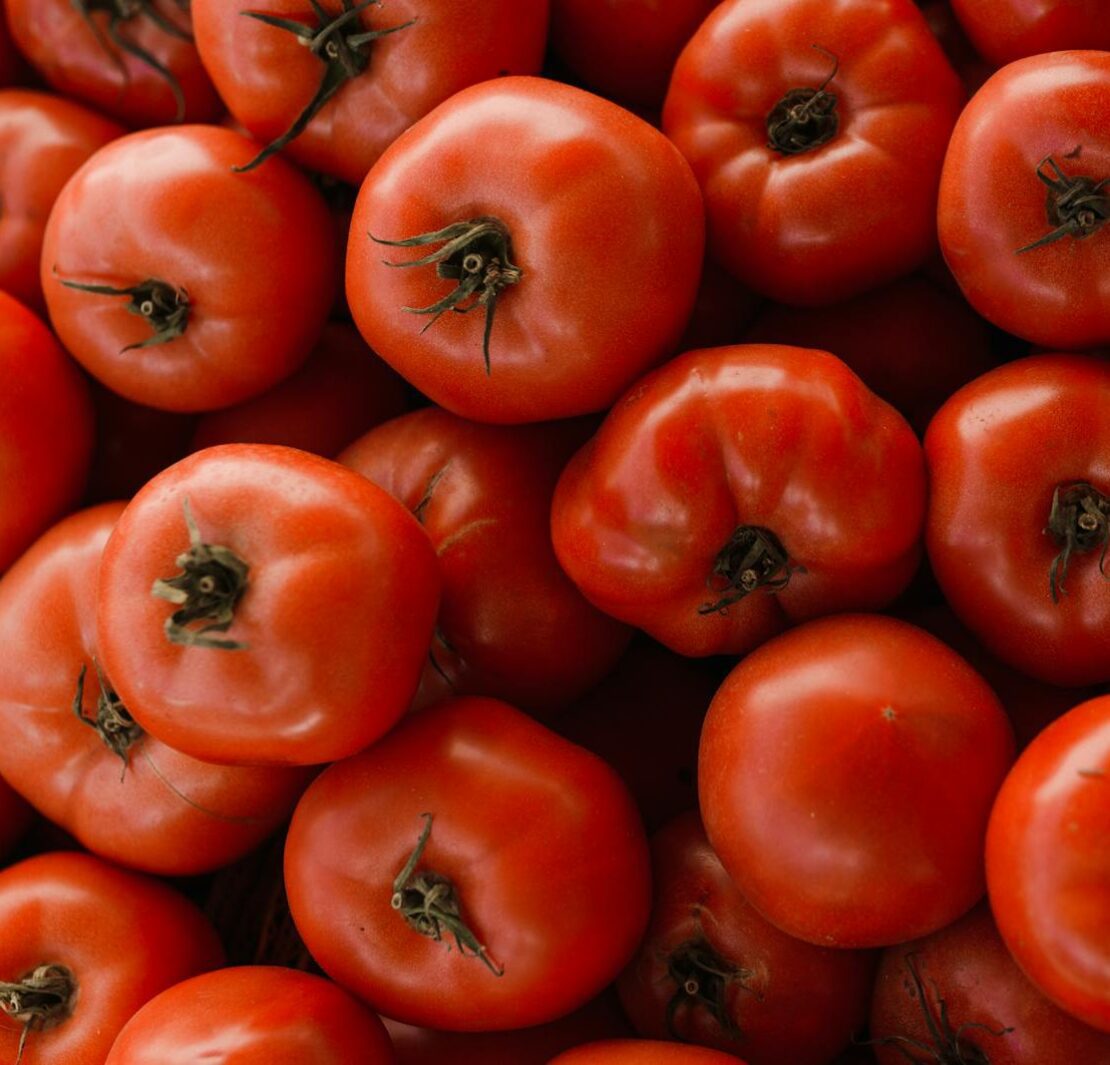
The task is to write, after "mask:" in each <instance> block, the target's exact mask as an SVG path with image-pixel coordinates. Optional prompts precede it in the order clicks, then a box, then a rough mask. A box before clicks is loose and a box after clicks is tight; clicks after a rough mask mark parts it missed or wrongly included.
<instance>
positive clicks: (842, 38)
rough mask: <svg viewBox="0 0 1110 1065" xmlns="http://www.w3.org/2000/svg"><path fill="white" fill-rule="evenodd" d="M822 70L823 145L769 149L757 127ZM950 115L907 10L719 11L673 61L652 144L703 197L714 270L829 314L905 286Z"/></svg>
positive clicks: (926, 237)
mask: <svg viewBox="0 0 1110 1065" xmlns="http://www.w3.org/2000/svg"><path fill="white" fill-rule="evenodd" d="M815 45H818V46H819V48H815V47H814V46H815ZM830 57H835V58H830ZM834 63H837V64H838V66H837V70H836V74H835V76H834V77H833V79H832V81H831V83H830V85H829V91H831V92H832V93H834V94H835V96H836V108H835V113H836V114H837V115H838V116H839V121H838V127H837V130H836V132H835V134H834V135H833V137H832V139H831V140H828V141H826V142H825V143H823V144H820V145H818V146H816V147H813V148H811V149H810V150H808V151H802V152H799V153H797V154H790V155H786V154H782V153H780V152H779V151H776V150H775V149H773V148H771V147H770V146H769V144H770V141H769V135H768V116H769V115H770V114H771V112H772V111H773V110H774V109H775V108H776V106H777V105H778V104H779V103H780V101H781V100H783V98H784V97H785V96H786V94H787V93H789V92H790V91H791V90H794V89H805V88H809V89H817V88H818V87H819V86H821V85H822V83H824V82H825V80H826V79H827V78H828V77H829V74H830V73H831V72H832V69H833V65H834ZM737 70H743V71H744V74H745V76H744V77H743V78H738V77H737V76H736V71H737ZM962 102H963V90H962V86H961V85H960V82H959V79H958V78H957V77H956V74H955V72H954V71H953V70H952V68H951V67H950V66H949V64H948V61H947V60H946V59H945V57H944V54H943V52H942V51H941V49H940V46H939V45H938V44H937V42H936V40H935V39H934V38H933V36H932V34H931V33H930V32H929V28H928V26H927V25H926V24H925V21H924V19H923V18H922V16H921V13H920V12H919V11H918V10H917V8H916V7H914V5H913V3H911V0H845V2H842V3H838V4H829V3H827V2H826V0H754V2H753V0H728V2H726V3H723V4H721V5H719V6H718V7H717V8H716V9H715V10H714V11H713V13H712V14H711V15H710V16H709V18H707V19H706V20H705V22H703V23H702V25H701V27H700V28H699V29H698V31H697V33H695V34H694V36H693V38H692V39H691V40H690V42H689V44H687V46H686V48H685V49H684V50H683V52H682V54H681V56H680V57H679V59H678V63H677V65H676V66H675V70H674V74H673V76H672V78H671V84H670V88H669V90H668V92H667V99H666V103H665V104H664V107H663V129H664V131H665V132H666V134H667V136H668V137H670V138H671V139H672V140H673V141H674V142H675V144H676V145H678V147H679V150H680V151H681V152H682V154H683V155H685V156H686V158H687V159H688V160H689V161H690V164H691V166H693V168H694V172H695V174H696V175H697V177H698V182H699V184H700V185H701V187H702V191H703V193H704V194H705V199H706V211H707V213H708V232H709V245H710V250H711V253H712V254H713V257H714V258H715V259H716V260H717V261H718V262H720V263H721V265H722V266H724V267H725V268H726V269H727V270H729V271H730V272H731V273H732V274H733V275H734V276H735V277H737V278H738V279H739V280H740V281H742V282H743V283H744V284H746V285H750V286H751V287H752V288H753V289H755V290H756V291H757V292H762V293H763V294H764V295H767V296H770V297H772V298H773V299H776V300H778V301H779V302H781V303H788V304H798V305H803V306H804V305H812V304H828V303H835V302H836V301H838V300H841V299H845V298H847V297H849V296H852V295H855V294H857V293H859V292H863V291H866V290H867V289H868V288H872V287H874V286H875V285H878V284H881V283H882V282H884V281H889V280H892V279H893V278H895V277H897V276H899V275H901V274H904V273H908V272H909V271H910V270H912V269H914V268H915V267H916V266H918V265H920V264H921V263H922V262H923V261H924V260H925V258H926V256H927V255H928V254H929V252H930V250H931V249H932V248H933V247H934V246H935V243H936V220H935V210H936V191H937V182H938V180H939V177H940V167H941V162H942V160H943V158H944V149H945V146H946V144H947V141H948V136H949V134H950V132H951V130H952V125H953V123H954V122H955V120H956V116H957V115H958V114H959V110H960V106H961V104H962Z"/></svg>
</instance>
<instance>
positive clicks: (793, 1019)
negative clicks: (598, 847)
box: [617, 812, 876, 1065]
mask: <svg viewBox="0 0 1110 1065" xmlns="http://www.w3.org/2000/svg"><path fill="white" fill-rule="evenodd" d="M651 852H652V880H653V882H654V885H655V901H654V904H653V906H652V915H651V923H650V924H649V926H648V931H647V935H646V936H645V937H644V940H643V942H642V943H641V944H640V949H639V951H638V952H637V954H636V957H635V958H634V959H633V960H632V963H631V964H630V965H629V967H628V968H627V969H625V971H624V972H623V973H622V974H621V976H620V978H619V980H618V982H617V988H618V991H619V992H620V996H621V1001H622V1002H623V1003H624V1008H625V1011H626V1012H627V1013H628V1015H629V1017H630V1018H631V1019H632V1023H633V1024H634V1025H635V1026H636V1029H637V1031H639V1033H640V1034H641V1035H643V1036H647V1037H650V1038H653V1039H676V1038H678V1039H681V1041H682V1042H684V1043H696V1044H700V1045H703V1046H709V1047H713V1048H715V1049H717V1050H724V1051H728V1052H730V1053H736V1054H740V1053H742V1054H743V1055H744V1059H745V1060H746V1061H747V1062H748V1063H749V1065H778V1063H779V1062H782V1061H789V1062H790V1063H791V1065H828V1062H829V1061H831V1060H832V1058H833V1056H834V1055H835V1054H836V1053H837V1052H838V1051H840V1050H843V1049H844V1048H845V1047H846V1046H847V1045H848V1043H849V1041H850V1040H851V1038H852V1036H853V1034H854V1033H856V1032H857V1031H859V1030H861V1029H862V1028H863V1026H864V1024H865V1023H866V1020H867V1011H868V1005H869V1002H870V999H871V985H872V982H873V977H874V969H875V962H876V958H875V956H874V954H873V953H872V952H870V951H855V950H832V949H829V948H826V947H816V946H813V945H812V944H810V943H803V942H802V941H801V940H799V939H794V938H793V937H792V936H788V935H786V933H785V932H780V931H779V930H778V929H777V928H776V927H775V926H774V925H772V924H770V923H769V922H768V921H766V920H764V919H763V918H762V917H761V916H760V915H759V914H758V913H757V912H756V910H755V909H754V908H753V907H752V906H751V905H750V904H749V903H748V902H747V900H746V899H745V898H744V897H743V895H741V894H740V892H739V891H738V890H737V889H736V886H735V885H734V884H733V883H732V881H731V880H730V879H729V876H728V873H726V872H725V870H724V867H723V866H722V865H721V862H720V859H719V858H718V857H717V855H716V854H715V853H714V852H713V848H712V847H711V846H710V845H709V841H708V840H707V839H706V838H705V830H704V829H703V828H702V825H701V821H700V820H699V818H698V815H697V814H696V813H694V812H690V813H687V814H684V815H682V816H680V817H677V818H675V819H674V820H672V821H669V822H668V823H667V824H666V825H665V826H664V827H663V828H662V829H660V830H659V831H658V832H657V833H656V834H655V835H654V836H653V837H652V840H651ZM714 974H729V975H724V976H719V979H718V981H716V983H719V984H720V985H721V989H722V990H721V993H720V995H719V996H718V995H717V994H716V993H715V992H714V985H715V982H714V981H713V975H714ZM691 979H692V980H693V981H694V986H695V987H696V988H697V990H696V991H695V993H694V994H689V993H685V992H684V987H685V986H686V982H687V981H689V980H691ZM718 1011H719V1012H718ZM715 1013H717V1015H716V1016H715V1015H714V1014H715ZM722 1017H724V1018H725V1019H726V1022H727V1025H728V1026H726V1024H722ZM729 1026H730V1027H729Z"/></svg>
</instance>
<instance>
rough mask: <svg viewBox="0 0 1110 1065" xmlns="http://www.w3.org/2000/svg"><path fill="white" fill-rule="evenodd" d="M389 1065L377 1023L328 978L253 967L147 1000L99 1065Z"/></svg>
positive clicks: (211, 976) (386, 1045)
mask: <svg viewBox="0 0 1110 1065" xmlns="http://www.w3.org/2000/svg"><path fill="white" fill-rule="evenodd" d="M202 1061H210V1062H234V1063H235V1065H394V1063H395V1062H396V1061H397V1058H396V1056H395V1055H394V1053H393V1048H392V1047H391V1045H390V1042H389V1036H388V1035H386V1033H385V1029H384V1028H383V1027H382V1022H381V1021H379V1020H378V1018H377V1017H375V1016H374V1014H372V1013H371V1012H370V1011H369V1010H368V1009H367V1008H366V1007H365V1006H363V1005H362V1004H361V1003H359V1002H356V1001H355V1000H354V999H353V998H351V996H350V995H348V994H347V992H346V991H344V990H343V989H342V988H339V987H336V986H335V984H333V983H331V982H330V981H329V980H324V979H321V978H320V977H319V976H311V975H309V974H308V973H300V972H296V971H295V970H293V969H281V968H278V967H269V966H261V965H248V966H241V967H238V968H234V969H222V970H220V971H219V972H214V973H205V974H203V975H202V976H194V977H193V978H192V979H190V980H185V981H184V982H182V983H180V984H176V985H175V986H174V987H171V988H169V989H168V990H166V991H163V992H162V993H161V994H160V995H158V996H156V997H155V998H153V999H151V1000H150V1001H149V1002H148V1003H147V1004H146V1005H145V1006H144V1007H143V1008H142V1009H141V1010H139V1012H138V1013H136V1014H135V1016H134V1017H132V1018H131V1020H130V1021H128V1022H127V1024H126V1025H125V1026H124V1029H123V1031H122V1032H120V1034H119V1035H118V1036H117V1037H116V1041H115V1042H114V1043H113V1044H112V1051H111V1053H110V1054H109V1055H108V1060H107V1061H106V1062H105V1065H196V1063H197V1062H202Z"/></svg>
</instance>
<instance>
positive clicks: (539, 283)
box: [347, 78, 704, 422]
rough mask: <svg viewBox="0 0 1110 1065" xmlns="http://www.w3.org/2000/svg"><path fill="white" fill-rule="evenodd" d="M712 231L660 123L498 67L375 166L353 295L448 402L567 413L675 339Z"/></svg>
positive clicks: (470, 413)
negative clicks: (496, 75)
mask: <svg viewBox="0 0 1110 1065" xmlns="http://www.w3.org/2000/svg"><path fill="white" fill-rule="evenodd" d="M489 160H495V161H496V162H495V164H494V163H491V162H489ZM645 219H650V220H651V224H650V225H648V224H645ZM703 229H704V222H703V214H702V205H701V197H700V195H699V194H698V189H697V184H696V182H695V181H694V178H693V175H692V174H691V173H690V168H689V167H688V166H687V165H686V163H685V161H684V160H683V159H682V157H681V156H680V155H679V154H678V152H677V151H676V150H675V148H674V146H673V145H672V144H670V142H669V141H667V139H666V138H665V137H664V136H663V135H662V134H661V133H660V132H659V131H658V130H656V129H653V128H652V127H651V126H649V125H648V124H647V123H646V122H644V121H643V120H642V119H639V118H637V117H636V116H635V115H632V114H631V113H630V112H628V111H625V110H624V109H623V108H621V107H618V106H617V105H616V104H613V103H610V102H609V101H608V100H603V99H601V98H600V97H598V96H593V95H591V94H589V93H586V92H583V91H582V90H581V89H575V88H572V87H571V86H569V85H560V84H558V83H557V82H553V81H547V80H544V79H540V78H501V79H498V80H496V81H490V82H486V83H485V84H483V85H476V86H474V87H472V88H470V89H465V90H463V91H462V92H461V93H458V94H457V95H455V96H453V97H452V98H451V99H450V100H449V101H448V102H447V103H445V104H442V105H440V107H438V108H437V109H436V110H435V111H433V112H432V113H431V114H430V115H428V116H427V117H425V118H424V119H422V120H421V121H420V122H419V123H417V125H415V126H414V127H413V128H412V129H411V130H410V131H409V132H408V133H407V134H406V135H405V136H404V137H403V138H401V139H400V140H398V141H396V142H395V143H394V144H393V145H392V146H391V147H390V148H389V150H388V151H386V152H385V154H384V155H383V156H382V158H381V159H380V160H379V161H378V163H377V164H376V165H375V166H374V169H373V170H372V171H371V172H370V174H369V175H368V176H367V178H366V181H365V182H364V183H363V186H362V190H361V192H360V193H359V197H358V201H357V203H356V204H355V212H354V218H353V222H352V225H351V239H350V243H349V245H348V251H347V296H348V299H349V300H350V304H351V311H352V313H353V315H354V319H355V323H356V324H357V325H358V327H359V329H360V330H361V331H362V334H363V336H365V337H366V339H367V341H368V342H369V344H370V346H371V347H372V348H373V349H374V350H375V351H377V352H378V354H380V355H381V356H382V358H383V359H385V360H386V362H388V363H390V364H391V365H392V366H393V367H394V368H395V369H397V370H398V371H399V372H400V373H401V374H402V375H403V376H404V377H405V378H407V379H408V380H409V381H410V382H412V384H414V385H415V386H416V387H417V388H419V389H420V390H421V391H422V392H424V393H425V394H427V395H428V396H430V397H431V398H432V399H433V400H434V401H435V402H436V403H438V404H439V405H440V406H443V407H446V408H447V409H448V410H450V411H453V412H454V413H456V414H459V415H462V416H463V417H465V418H473V419H474V420H476V421H488V422H529V421H546V420H549V419H553V418H564V417H570V416H572V415H575V414H583V413H587V412H589V411H597V410H602V409H604V408H605V407H608V406H609V405H610V404H611V403H612V402H613V400H615V399H616V398H617V396H618V395H619V394H620V393H621V391H622V390H623V389H624V388H625V387H627V386H628V385H629V384H630V383H631V381H632V380H633V379H634V378H635V377H636V376H637V375H638V374H640V373H642V372H643V371H644V370H645V369H647V368H648V367H649V366H650V365H652V364H653V363H654V362H657V361H659V360H660V359H661V358H663V357H664V356H666V355H669V354H670V353H671V352H672V351H673V350H674V345H675V343H676V342H677V341H678V338H679V336H680V335H681V334H682V330H683V329H684V327H685V325H686V321H687V318H688V317H689V315H690V311H691V309H692V307H693V305H694V296H695V294H696V292H697V284H698V274H699V271H700V269H701V261H702V254H703V250H704V235H703ZM448 308H452V309H454V310H456V311H460V312H465V313H458V314H448V313H446V309H448ZM495 311H496V320H495V318H494V312H495ZM470 312H476V313H470Z"/></svg>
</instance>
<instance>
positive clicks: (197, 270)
mask: <svg viewBox="0 0 1110 1065" xmlns="http://www.w3.org/2000/svg"><path fill="white" fill-rule="evenodd" d="M253 150H254V145H253V144H252V142H251V141H249V140H247V138H245V137H241V136H239V135H238V134H237V133H232V132H231V131H230V130H226V129H219V128H217V127H215V126H186V127H183V128H180V129H176V128H175V129H154V130H147V131H145V132H142V133H133V134H130V135H129V136H127V137H123V138H121V139H120V140H117V141H114V142H113V143H112V144H109V145H108V146H107V147H105V148H102V149H101V150H100V151H98V152H97V153H96V154H95V155H93V156H92V158H91V159H89V161H88V162H87V163H85V165H84V166H82V167H81V169H80V170H78V171H77V173H76V174H75V175H74V176H73V177H72V178H71V179H70V180H69V183H68V184H67V185H66V187H65V188H64V189H63V190H62V193H61V195H60V196H59V197H58V200H57V202H56V204H55V205H54V210H53V212H52V213H51V215H50V220H49V222H48V223H47V226H46V236H45V240H44V243H43V252H42V285H43V291H44V292H45V294H46V303H47V306H48V307H49V308H50V317H51V320H52V322H53V324H54V328H55V329H56V330H57V332H58V336H59V338H60V339H61V341H62V343H63V344H64V345H65V346H66V348H67V349H68V350H69V351H70V352H71V353H72V354H73V356H74V357H75V358H76V359H77V360H78V361H79V362H81V363H82V364H83V365H84V366H85V368H86V369H87V370H88V371H89V372H90V373H91V374H92V375H93V376H94V377H96V378H98V379H99V380H101V381H103V382H104V384H106V385H107V386H108V387H109V388H111V389H113V390H114V391H116V392H119V393H120V394H121V395H123V396H126V397H127V398H128V399H131V400H134V401H135V402H136V403H143V404H146V405H147V406H151V407H161V408H164V409H166V410H178V411H191V410H207V409H211V408H214V407H223V406H229V405H231V404H232V403H238V402H240V401H242V400H244V399H247V398H249V397H250V396H253V395H256V394H258V393H259V392H262V391H264V390H265V389H267V388H269V387H271V386H272V385H274V384H276V383H277V382H278V381H280V380H281V379H282V378H284V377H287V376H288V375H289V374H290V373H292V371H293V370H294V369H296V368H297V366H298V365H300V364H301V363H302V362H303V361H304V360H305V358H306V357H307V356H308V353H309V351H310V350H311V349H312V346H313V345H314V344H315V343H316V341H317V339H318V338H319V335H320V332H321V330H322V329H323V327H324V322H325V321H326V318H327V314H328V311H329V309H330V307H331V303H332V296H333V293H332V285H333V283H334V262H335V255H336V248H335V238H334V231H333V229H332V223H331V219H330V216H329V215H328V210H327V207H326V206H325V205H324V202H323V200H322V198H321V196H320V194H319V193H318V192H317V191H316V190H315V189H314V188H313V187H312V186H311V184H310V183H309V181H308V179H307V178H305V177H304V176H303V175H301V174H299V173H297V172H296V171H295V170H294V169H293V168H292V167H290V166H288V165H287V164H286V163H284V162H281V161H278V162H276V163H275V164H274V165H273V166H268V167H266V168H265V170H262V171H260V172H258V173H251V174H236V173H233V172H232V170H231V167H232V165H233V164H235V163H240V162H243V161H244V160H246V159H249V158H250V154H251V152H252V151H253Z"/></svg>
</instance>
